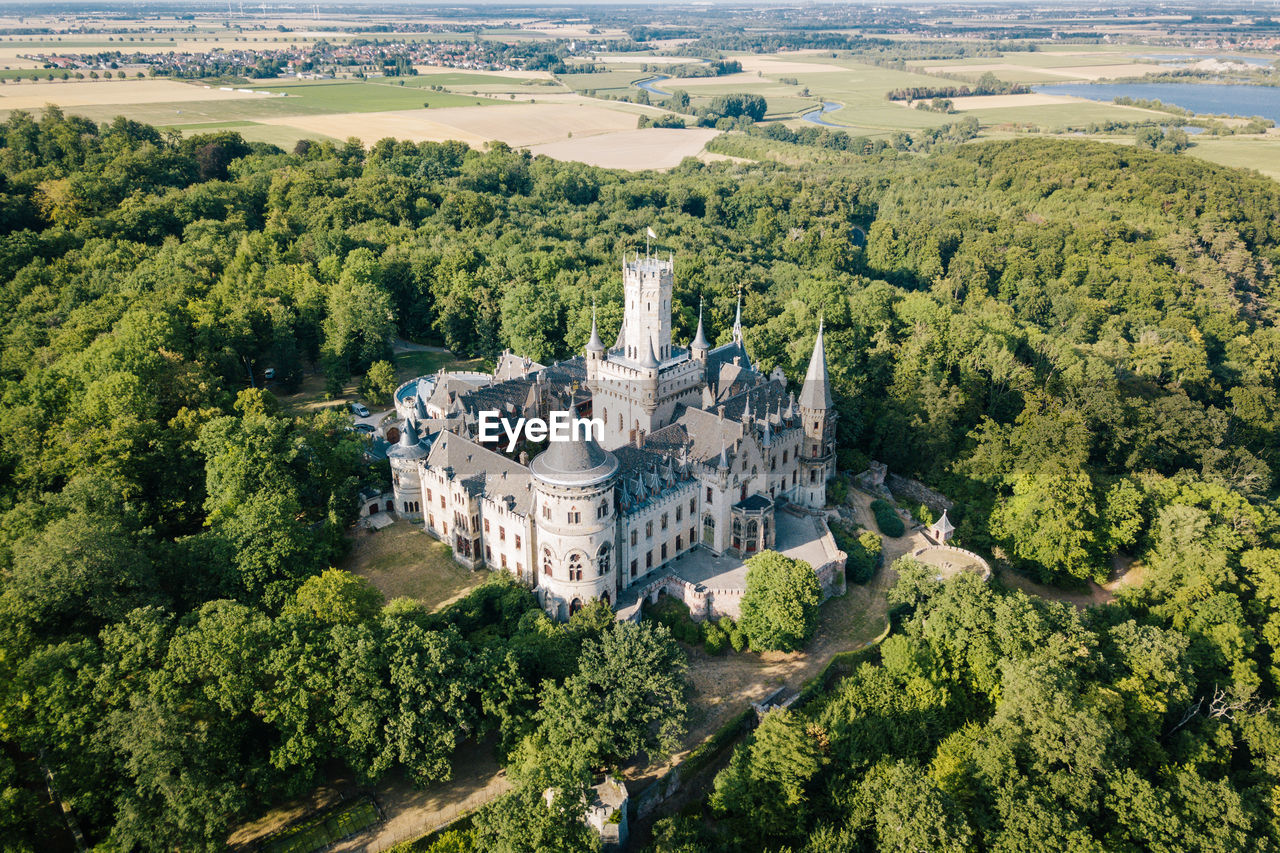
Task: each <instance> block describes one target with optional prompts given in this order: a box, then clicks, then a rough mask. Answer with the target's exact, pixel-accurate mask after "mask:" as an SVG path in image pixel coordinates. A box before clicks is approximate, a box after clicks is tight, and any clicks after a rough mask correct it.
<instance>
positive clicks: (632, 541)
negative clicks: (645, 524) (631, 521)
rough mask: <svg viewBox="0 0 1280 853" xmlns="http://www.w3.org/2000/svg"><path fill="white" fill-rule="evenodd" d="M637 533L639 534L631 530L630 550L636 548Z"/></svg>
mask: <svg viewBox="0 0 1280 853" xmlns="http://www.w3.org/2000/svg"><path fill="white" fill-rule="evenodd" d="M638 532H639V531H636V530H632V531H631V547H632V548H634V547H636V534H637V533H638Z"/></svg>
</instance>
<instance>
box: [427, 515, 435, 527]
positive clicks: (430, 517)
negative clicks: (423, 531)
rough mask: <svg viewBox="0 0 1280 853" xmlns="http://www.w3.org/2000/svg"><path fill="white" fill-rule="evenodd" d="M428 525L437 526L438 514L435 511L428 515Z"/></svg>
mask: <svg viewBox="0 0 1280 853" xmlns="http://www.w3.org/2000/svg"><path fill="white" fill-rule="evenodd" d="M427 526H428V527H435V526H436V515H435V513H431V514H430V515H428V516H427Z"/></svg>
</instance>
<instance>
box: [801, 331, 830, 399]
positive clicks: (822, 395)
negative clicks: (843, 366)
mask: <svg viewBox="0 0 1280 853" xmlns="http://www.w3.org/2000/svg"><path fill="white" fill-rule="evenodd" d="M800 407H801V408H804V409H829V408H831V380H830V379H829V378H828V376H827V350H826V347H825V346H824V345H823V343H822V321H821V320H819V321H818V337H817V339H816V340H815V341H814V342H813V355H812V356H811V357H810V358H809V370H808V371H807V372H806V373H805V375H804V387H802V388H801V389H800Z"/></svg>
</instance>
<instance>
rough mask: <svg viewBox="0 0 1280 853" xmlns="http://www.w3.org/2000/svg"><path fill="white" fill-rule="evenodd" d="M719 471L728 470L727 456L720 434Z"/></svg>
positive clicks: (722, 435) (722, 437)
mask: <svg viewBox="0 0 1280 853" xmlns="http://www.w3.org/2000/svg"><path fill="white" fill-rule="evenodd" d="M719 467H720V470H721V471H727V470H728V469H729V454H728V453H727V452H726V451H725V449H724V433H721V434H720V465H719Z"/></svg>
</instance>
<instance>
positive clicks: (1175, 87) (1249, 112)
mask: <svg viewBox="0 0 1280 853" xmlns="http://www.w3.org/2000/svg"><path fill="white" fill-rule="evenodd" d="M1032 88H1034V89H1035V90H1036V91H1037V92H1044V93H1045V94H1047V95H1075V96H1076V97H1077V98H1089V99H1090V100H1093V101H1106V102H1108V103H1109V102H1110V101H1111V100H1112V99H1113V98H1126V97H1127V98H1142V99H1145V100H1158V101H1162V102H1163V103H1166V104H1176V105H1177V106H1180V107H1183V108H1184V109H1188V110H1194V111H1196V112H1198V113H1208V114H1211V115H1216V114H1218V113H1228V114H1230V115H1239V116H1245V117H1246V118H1247V117H1250V116H1262V117H1263V118H1269V119H1271V120H1273V121H1275V122H1277V123H1280V88H1276V87H1273V86H1243V85H1239V84H1231V85H1217V84H1214V83H1047V84H1045V85H1038V86H1034V87H1032Z"/></svg>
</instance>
